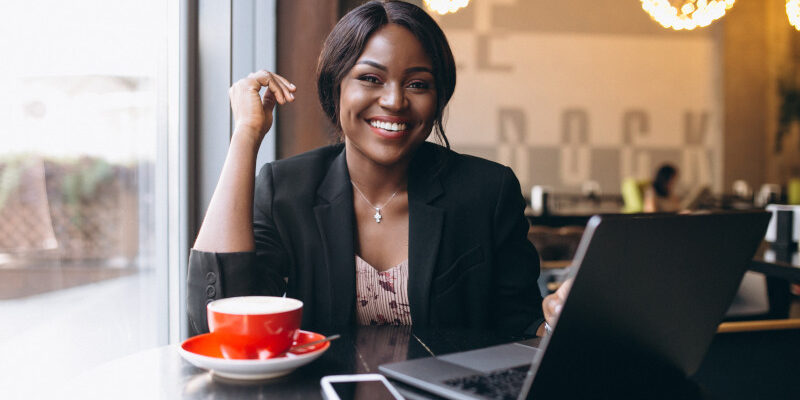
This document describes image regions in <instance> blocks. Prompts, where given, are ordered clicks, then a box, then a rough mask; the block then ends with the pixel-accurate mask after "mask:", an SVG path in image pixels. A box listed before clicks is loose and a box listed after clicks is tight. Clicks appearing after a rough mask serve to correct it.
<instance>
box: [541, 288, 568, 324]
mask: <svg viewBox="0 0 800 400" xmlns="http://www.w3.org/2000/svg"><path fill="white" fill-rule="evenodd" d="M571 287H572V278H570V279H567V280H566V281H564V283H562V284H561V286H559V287H558V290H556V291H555V293H553V294H551V295H548V296H547V297H545V298H544V300H543V301H542V311H544V319H545V321H547V324H548V325H550V326H551V327H554V326H555V325H556V320H557V319H558V314H560V313H561V308H562V307H564V301H566V300H567V295H568V294H569V289H570V288H571Z"/></svg>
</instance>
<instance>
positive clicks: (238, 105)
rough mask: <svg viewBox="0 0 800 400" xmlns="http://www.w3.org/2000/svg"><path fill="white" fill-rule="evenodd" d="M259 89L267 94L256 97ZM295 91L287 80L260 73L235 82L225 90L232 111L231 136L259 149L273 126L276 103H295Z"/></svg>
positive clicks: (278, 76) (275, 75) (266, 72)
mask: <svg viewBox="0 0 800 400" xmlns="http://www.w3.org/2000/svg"><path fill="white" fill-rule="evenodd" d="M262 87H266V88H267V90H266V91H265V92H264V95H263V96H260V95H259V91H260V90H261V88H262ZM295 90H297V88H296V87H295V86H294V84H292V83H291V82H289V81H288V80H287V79H286V78H284V77H282V76H280V75H278V74H274V73H272V72H269V71H265V70H261V71H258V72H253V73H251V74H250V75H247V77H246V78H243V79H240V80H238V81H237V82H236V83H234V84H233V86H231V88H230V89H229V90H228V96H229V97H230V100H231V110H233V120H234V132H233V134H234V136H245V137H247V138H249V139H251V140H252V141H253V144H255V145H256V146H259V145H261V141H262V140H263V139H264V135H266V134H267V131H269V128H270V127H271V126H272V110H273V109H275V103H276V102H277V103H280V104H286V103H287V102H292V101H294V92H295Z"/></svg>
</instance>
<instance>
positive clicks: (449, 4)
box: [423, 0, 469, 15]
mask: <svg viewBox="0 0 800 400" xmlns="http://www.w3.org/2000/svg"><path fill="white" fill-rule="evenodd" d="M423 3H425V7H426V8H427V9H428V10H431V11H434V12H436V13H437V14H439V15H445V14H447V13H454V12H456V11H458V10H459V9H461V8H464V7H466V6H467V5H468V4H469V0H424V1H423Z"/></svg>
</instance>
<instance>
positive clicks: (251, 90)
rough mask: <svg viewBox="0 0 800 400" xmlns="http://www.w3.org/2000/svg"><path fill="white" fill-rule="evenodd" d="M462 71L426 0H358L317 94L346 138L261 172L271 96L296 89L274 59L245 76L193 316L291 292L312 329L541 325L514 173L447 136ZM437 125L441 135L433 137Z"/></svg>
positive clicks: (283, 99) (330, 49)
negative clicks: (209, 306)
mask: <svg viewBox="0 0 800 400" xmlns="http://www.w3.org/2000/svg"><path fill="white" fill-rule="evenodd" d="M455 72H456V70H455V63H454V61H453V56H452V53H451V51H450V47H449V45H448V43H447V39H446V38H445V36H444V33H443V32H442V31H441V29H440V28H439V27H438V25H437V24H436V22H435V21H433V19H431V18H430V16H428V15H427V14H426V13H425V12H424V11H423V10H421V9H420V8H418V7H416V6H414V5H411V4H408V3H403V2H395V1H388V2H369V3H366V4H364V5H362V6H360V7H358V8H356V9H354V10H353V11H351V12H350V13H348V14H347V15H345V16H344V17H343V18H342V19H341V20H340V21H339V23H338V24H337V25H336V26H335V27H334V29H333V31H332V32H331V33H330V35H329V36H328V39H327V40H326V42H325V45H324V47H323V50H322V54H321V55H320V58H319V63H318V67H317V77H318V96H319V99H320V103H321V105H322V108H323V110H324V111H325V113H326V114H327V116H328V117H329V118H330V120H331V121H332V122H333V123H334V125H335V126H336V127H337V130H338V132H339V135H340V139H341V140H342V141H343V143H340V144H337V145H333V146H328V147H323V148H320V149H317V150H313V151H310V152H308V153H305V154H301V155H299V156H296V157H291V158H288V159H285V160H281V161H276V162H273V163H269V164H267V165H265V166H264V167H263V168H262V169H261V171H260V172H259V174H258V176H257V178H256V181H255V184H254V182H253V171H254V168H255V159H256V153H257V150H258V147H259V146H260V144H261V141H262V139H263V138H264V135H265V133H266V132H267V131H268V130H269V127H270V125H271V124H272V110H273V108H274V106H275V104H276V103H278V104H285V103H287V102H291V101H293V99H294V95H295V93H296V92H297V89H296V88H295V86H294V85H293V84H291V83H290V82H289V81H288V80H287V79H285V78H284V77H281V76H279V75H276V74H274V73H271V72H268V71H259V72H256V73H253V74H250V75H249V76H248V77H247V78H245V79H242V80H240V81H239V82H237V83H236V84H234V85H233V87H231V89H230V92H229V94H230V98H231V107H232V109H233V115H234V119H235V121H236V124H235V129H234V134H233V136H232V138H231V145H230V149H229V151H228V155H227V158H226V161H225V165H224V167H223V170H222V174H221V176H220V180H219V183H218V185H217V188H216V190H215V192H214V195H213V197H212V200H211V202H210V204H209V208H208V212H207V214H206V217H205V219H204V221H203V225H202V227H201V229H200V232H199V234H198V236H197V241H196V242H195V245H194V249H193V251H192V254H191V256H190V261H189V276H188V282H189V295H188V303H189V304H188V312H189V319H190V325H191V329H192V330H194V331H195V332H196V333H199V332H204V331H206V330H207V325H206V320H205V318H206V317H205V305H206V303H207V302H208V301H211V300H213V299H217V298H220V297H229V296H238V295H252V294H265V295H277V296H280V295H282V294H284V293H286V295H287V296H288V297H294V298H298V299H300V300H302V301H303V302H304V310H303V323H302V325H303V327H304V328H306V329H311V328H317V329H319V328H321V327H331V326H336V325H343V324H356V323H358V324H398V325H413V326H418V327H425V326H433V327H470V328H498V329H507V330H510V331H512V332H519V333H522V332H527V333H535V332H537V331H538V332H539V333H542V332H543V329H544V328H543V324H542V322H543V314H542V309H541V306H540V304H541V300H542V299H541V295H540V293H539V291H538V289H537V285H536V280H537V278H538V275H539V261H538V255H537V253H536V250H535V249H534V248H533V246H532V245H531V244H530V242H528V240H527V238H526V233H527V230H528V223H527V220H526V219H525V216H524V215H523V209H524V207H525V203H524V200H523V198H522V195H521V191H520V186H519V183H518V181H517V179H516V177H515V176H514V174H513V173H512V172H511V170H510V169H509V168H507V167H503V166H501V165H499V164H495V163H492V162H489V161H486V160H482V159H478V158H475V157H469V156H463V155H460V154H457V153H454V152H452V151H450V150H449V144H448V141H447V138H446V136H445V134H444V129H443V124H442V115H443V111H444V109H445V107H446V105H447V102H448V101H449V100H450V97H451V95H452V94H453V90H454V89H455ZM262 87H267V88H268V90H267V91H266V93H265V94H264V96H263V98H261V97H259V95H258V91H259V90H260V89H261V88H262ZM298 95H299V92H298ZM432 131H435V135H436V138H437V139H438V141H439V142H440V143H443V144H444V146H440V145H437V144H433V143H429V142H426V139H427V138H428V137H429V135H430V134H431V132H432Z"/></svg>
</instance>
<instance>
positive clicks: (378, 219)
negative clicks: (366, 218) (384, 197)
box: [372, 208, 383, 224]
mask: <svg viewBox="0 0 800 400" xmlns="http://www.w3.org/2000/svg"><path fill="white" fill-rule="evenodd" d="M372 218H375V222H377V223H379V224H380V223H381V219H382V218H383V215H381V210H380V209H379V208H376V209H375V215H373V216H372Z"/></svg>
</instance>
